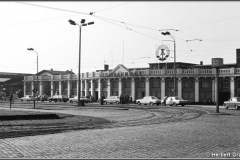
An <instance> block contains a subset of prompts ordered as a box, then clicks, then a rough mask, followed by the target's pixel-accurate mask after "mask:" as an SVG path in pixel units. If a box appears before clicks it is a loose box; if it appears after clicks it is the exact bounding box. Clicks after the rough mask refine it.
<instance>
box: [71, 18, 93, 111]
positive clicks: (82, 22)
mask: <svg viewBox="0 0 240 160" xmlns="http://www.w3.org/2000/svg"><path fill="white" fill-rule="evenodd" d="M68 22H69V23H70V24H71V25H78V26H79V61H78V106H83V105H84V102H81V100H80V94H81V92H80V88H81V83H80V78H81V77H80V73H81V67H80V63H81V30H82V26H87V25H92V24H94V22H89V23H85V19H82V20H81V22H80V23H81V24H78V23H76V22H75V21H73V20H71V19H69V20H68ZM80 102H81V103H80Z"/></svg>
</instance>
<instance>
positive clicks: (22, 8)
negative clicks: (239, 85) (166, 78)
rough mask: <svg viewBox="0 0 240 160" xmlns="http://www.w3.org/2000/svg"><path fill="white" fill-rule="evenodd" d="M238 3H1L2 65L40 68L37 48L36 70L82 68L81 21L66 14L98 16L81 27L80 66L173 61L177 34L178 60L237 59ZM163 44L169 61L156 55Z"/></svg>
mask: <svg viewBox="0 0 240 160" xmlns="http://www.w3.org/2000/svg"><path fill="white" fill-rule="evenodd" d="M239 8H240V2H238V1H25V2H24V1H22V2H20V1H16V2H14V1H5V2H0V19H1V21H0V56H1V63H0V72H13V73H31V74H36V72H37V55H38V71H41V70H50V69H53V70H59V71H66V70H72V71H73V72H74V73H76V74H77V73H78V62H79V61H78V57H79V26H77V25H75V26H74V25H70V23H69V22H68V20H69V19H71V20H74V21H75V22H76V23H79V24H80V21H81V19H85V20H86V22H94V24H93V25H87V26H83V27H82V28H81V31H82V32H81V65H80V66H81V72H93V71H96V70H102V69H104V64H108V65H109V68H110V69H113V68H115V67H116V66H117V65H118V64H123V65H124V66H126V67H127V68H141V67H148V66H149V63H166V62H173V59H174V58H173V56H174V45H173V44H174V43H173V38H174V39H175V44H176V50H175V51H176V61H177V62H187V63H196V64H199V63H200V61H203V64H211V60H212V58H223V59H224V60H223V61H224V63H225V64H226V63H236V49H237V48H240V43H239V42H240V31H239V28H240V10H239ZM90 12H92V13H93V14H92V15H90ZM165 31H169V32H170V33H171V35H172V37H170V36H164V35H162V34H161V32H165ZM200 40H201V41H200ZM159 45H167V46H168V47H169V49H170V56H169V58H168V59H167V60H166V61H159V60H158V59H157V57H156V49H157V47H158V46H159ZM27 48H34V51H36V52H34V51H29V50H27Z"/></svg>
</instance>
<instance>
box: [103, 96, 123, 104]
mask: <svg viewBox="0 0 240 160" xmlns="http://www.w3.org/2000/svg"><path fill="white" fill-rule="evenodd" d="M103 103H104V104H108V103H110V104H112V103H116V104H119V103H120V99H119V97H118V96H110V97H108V98H105V99H103Z"/></svg>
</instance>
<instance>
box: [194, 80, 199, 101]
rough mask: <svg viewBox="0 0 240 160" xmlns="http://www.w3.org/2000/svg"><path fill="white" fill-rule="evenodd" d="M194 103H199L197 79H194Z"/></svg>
mask: <svg viewBox="0 0 240 160" xmlns="http://www.w3.org/2000/svg"><path fill="white" fill-rule="evenodd" d="M195 102H199V79H198V78H195Z"/></svg>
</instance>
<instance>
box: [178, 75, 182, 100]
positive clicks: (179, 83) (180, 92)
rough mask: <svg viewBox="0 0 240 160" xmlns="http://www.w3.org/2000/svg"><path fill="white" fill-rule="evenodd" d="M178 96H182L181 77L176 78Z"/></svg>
mask: <svg viewBox="0 0 240 160" xmlns="http://www.w3.org/2000/svg"><path fill="white" fill-rule="evenodd" d="M177 87H178V94H177V96H178V97H182V78H178V85H177Z"/></svg>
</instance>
